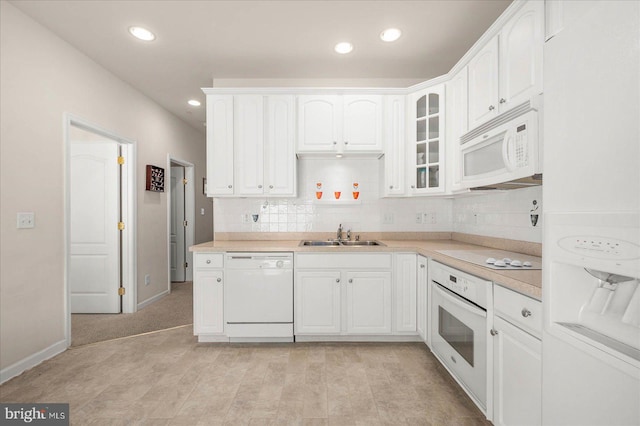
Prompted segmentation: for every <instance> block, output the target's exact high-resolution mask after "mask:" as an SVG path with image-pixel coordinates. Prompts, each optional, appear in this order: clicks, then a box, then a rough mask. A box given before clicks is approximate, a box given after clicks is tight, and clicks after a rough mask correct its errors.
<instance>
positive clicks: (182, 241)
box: [167, 155, 195, 292]
mask: <svg viewBox="0 0 640 426" xmlns="http://www.w3.org/2000/svg"><path fill="white" fill-rule="evenodd" d="M167 165H168V169H169V171H170V173H169V185H168V187H169V202H168V203H167V209H168V214H167V218H168V224H167V226H168V236H169V241H168V244H169V250H168V253H169V262H168V264H169V277H170V280H169V292H171V282H185V281H192V280H193V254H192V253H191V252H189V247H190V246H192V245H193V244H194V238H195V226H194V225H195V190H194V188H195V185H194V175H195V174H194V166H193V164H192V163H189V162H187V161H184V160H180V159H178V158H174V157H172V156H171V155H169V156H168V157H167Z"/></svg>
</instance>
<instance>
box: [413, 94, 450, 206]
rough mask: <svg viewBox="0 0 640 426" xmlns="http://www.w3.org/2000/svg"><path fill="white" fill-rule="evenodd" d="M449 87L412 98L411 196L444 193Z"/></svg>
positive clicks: (414, 95) (415, 95)
mask: <svg viewBox="0 0 640 426" xmlns="http://www.w3.org/2000/svg"><path fill="white" fill-rule="evenodd" d="M444 92H445V86H444V84H440V85H438V86H434V87H431V88H429V89H425V90H421V91H419V92H415V93H412V94H411V95H409V113H408V115H407V117H408V120H407V122H408V125H409V141H408V145H407V146H408V147H409V149H408V160H407V164H408V178H409V185H410V193H411V194H412V195H422V194H430V193H441V192H443V191H444V161H443V159H444V143H445V110H444V108H445V99H444Z"/></svg>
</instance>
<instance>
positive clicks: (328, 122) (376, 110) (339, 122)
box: [297, 95, 382, 154]
mask: <svg viewBox="0 0 640 426" xmlns="http://www.w3.org/2000/svg"><path fill="white" fill-rule="evenodd" d="M297 151H298V152H299V153H336V154H339V153H345V152H382V96H378V95H369V96H367V95H346V96H339V95H303V96H299V97H298V149H297Z"/></svg>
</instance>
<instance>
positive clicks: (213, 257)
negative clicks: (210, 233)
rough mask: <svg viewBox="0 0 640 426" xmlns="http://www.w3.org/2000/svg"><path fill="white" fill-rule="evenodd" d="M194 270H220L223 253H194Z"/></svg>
mask: <svg viewBox="0 0 640 426" xmlns="http://www.w3.org/2000/svg"><path fill="white" fill-rule="evenodd" d="M194 257H195V260H194V262H195V264H196V268H200V269H202V268H204V269H207V268H209V269H213V268H222V266H223V264H224V263H223V262H224V254H223V253H195V256H194Z"/></svg>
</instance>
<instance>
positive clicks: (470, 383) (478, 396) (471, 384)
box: [429, 261, 493, 419]
mask: <svg viewBox="0 0 640 426" xmlns="http://www.w3.org/2000/svg"><path fill="white" fill-rule="evenodd" d="M429 263H430V264H429V276H430V285H431V350H432V351H433V353H434V354H435V356H436V357H437V358H438V359H439V360H440V362H441V363H442V364H443V365H444V366H445V367H446V368H447V370H449V372H450V373H451V374H452V375H453V377H454V378H455V379H456V381H457V382H458V383H459V384H460V385H461V386H462V387H463V389H464V390H465V391H466V392H467V394H468V395H469V396H470V397H471V399H472V400H473V401H474V402H475V403H476V405H478V407H479V408H480V409H481V410H482V411H483V412H484V413H485V415H487V418H488V419H491V411H490V410H487V407H491V406H492V404H491V396H492V393H491V381H490V380H489V381H488V380H487V375H488V374H489V373H490V371H489V370H490V364H491V363H490V360H491V356H490V355H491V353H490V351H491V347H489V346H488V345H487V336H488V333H489V326H488V322H487V318H488V316H490V315H491V314H492V311H493V309H492V296H491V291H492V283H491V281H485V280H482V279H480V278H477V277H474V276H472V275H469V274H466V273H464V272H461V271H458V270H456V269H453V268H450V267H448V266H446V265H442V264H440V263H438V262H435V261H430V262H429ZM487 311H489V313H487Z"/></svg>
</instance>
